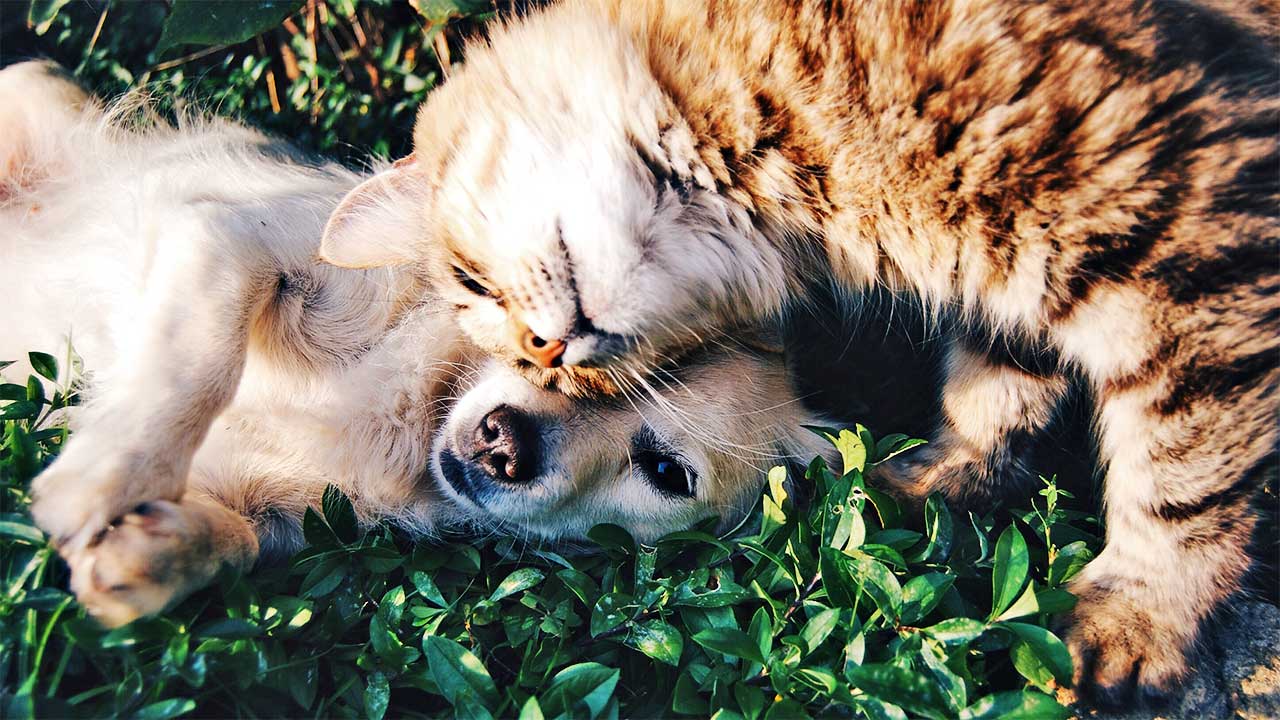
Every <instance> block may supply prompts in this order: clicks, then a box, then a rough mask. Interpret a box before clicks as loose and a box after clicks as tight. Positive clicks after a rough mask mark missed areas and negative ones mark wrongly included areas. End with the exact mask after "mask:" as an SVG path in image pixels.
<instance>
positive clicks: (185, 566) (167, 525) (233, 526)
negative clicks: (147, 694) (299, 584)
mask: <svg viewBox="0 0 1280 720" xmlns="http://www.w3.org/2000/svg"><path fill="white" fill-rule="evenodd" d="M257 557H258V538H257V536H256V535H255V533H254V530H253V528H252V526H251V525H250V524H249V521H248V519H247V518H245V517H244V516H243V515H240V514H238V513H235V512H233V511H231V510H229V509H227V508H226V507H224V506H223V505H221V504H219V503H217V502H214V501H212V500H209V499H206V498H203V497H197V496H195V495H194V494H192V495H188V496H187V497H185V498H183V500H182V501H181V502H170V501H168V500H157V501H155V502H149V503H143V504H142V505H139V506H138V507H136V508H134V510H133V511H132V512H129V513H127V514H125V515H124V516H122V517H120V518H119V519H117V520H116V521H115V522H113V523H112V524H111V525H109V526H107V528H105V529H103V530H101V531H99V532H98V534H97V535H95V536H94V537H93V538H91V539H90V541H89V543H88V545H87V546H86V547H84V548H83V549H81V550H78V551H76V552H75V553H72V554H70V555H69V556H68V558H67V562H68V565H70V567H71V589H72V590H73V591H74V592H75V594H76V598H77V599H78V600H79V601H80V603H81V604H82V605H84V607H85V609H86V610H88V611H89V613H90V614H91V615H93V617H94V618H96V619H97V620H98V621H99V622H101V623H102V624H103V625H106V626H108V627H116V626H119V625H124V624H125V623H128V622H131V621H132V620H134V619H136V618H138V617H141V616H143V615H150V614H152V613H157V612H160V611H161V610H164V609H165V608H167V607H169V606H171V605H173V604H175V603H177V602H178V601H179V600H181V599H183V598H184V597H186V596H187V595H188V594H190V593H191V592H192V591H194V590H198V589H199V588H201V587H204V586H205V585H207V584H208V583H209V581H210V580H212V579H213V578H214V576H215V575H217V573H218V571H219V570H220V569H221V568H222V566H223V565H231V566H233V567H236V568H239V569H242V570H247V569H249V568H250V567H251V566H252V565H253V563H254V561H255V560H256V559H257Z"/></svg>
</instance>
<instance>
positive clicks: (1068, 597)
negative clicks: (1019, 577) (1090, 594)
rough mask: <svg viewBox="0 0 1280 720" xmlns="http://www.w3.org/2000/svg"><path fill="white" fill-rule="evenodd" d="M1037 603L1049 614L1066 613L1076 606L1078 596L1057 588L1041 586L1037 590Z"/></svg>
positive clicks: (1043, 611) (1042, 610)
mask: <svg viewBox="0 0 1280 720" xmlns="http://www.w3.org/2000/svg"><path fill="white" fill-rule="evenodd" d="M1036 604H1037V605H1039V606H1040V612H1041V613H1043V614H1047V615H1054V614H1057V613H1064V612H1067V611H1068V610H1070V609H1072V608H1074V607H1075V606H1076V596H1075V595H1072V594H1071V593H1069V592H1067V591H1066V590H1060V589H1057V588H1049V589H1045V588H1041V589H1040V590H1038V591H1036Z"/></svg>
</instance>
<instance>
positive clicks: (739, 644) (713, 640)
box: [693, 628, 764, 663]
mask: <svg viewBox="0 0 1280 720" xmlns="http://www.w3.org/2000/svg"><path fill="white" fill-rule="evenodd" d="M693 641H694V642H696V643H698V644H699V645H701V646H702V647H704V648H706V649H708V650H713V651H715V652H719V653H724V654H725V655H732V656H734V657H740V658H743V659H746V660H752V661H755V662H757V663H764V656H763V655H761V654H760V648H759V646H758V645H756V642H755V640H754V639H753V638H752V637H751V636H750V635H748V634H746V633H744V632H742V631H741V630H737V629H734V628H708V629H706V630H703V631H702V632H699V633H698V634H696V635H694V636H693Z"/></svg>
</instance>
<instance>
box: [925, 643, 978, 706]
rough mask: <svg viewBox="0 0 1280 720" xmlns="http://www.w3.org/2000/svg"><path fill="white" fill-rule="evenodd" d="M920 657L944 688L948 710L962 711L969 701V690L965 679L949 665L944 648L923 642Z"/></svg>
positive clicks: (940, 686) (942, 688) (940, 687)
mask: <svg viewBox="0 0 1280 720" xmlns="http://www.w3.org/2000/svg"><path fill="white" fill-rule="evenodd" d="M920 659H921V660H923V661H924V665H925V667H926V668H928V670H929V674H930V675H931V676H933V679H934V681H935V682H937V683H938V688H939V689H941V690H942V693H943V697H945V698H946V700H947V710H948V711H949V712H950V713H957V712H960V709H961V708H963V707H964V706H965V703H966V702H967V701H968V691H967V690H966V689H965V686H964V680H961V679H960V676H958V675H956V674H955V673H954V672H953V671H952V670H951V668H949V667H947V657H946V655H945V654H944V653H943V651H942V649H941V648H939V647H937V646H936V645H935V644H934V643H929V642H926V643H923V644H922V646H921V648H920Z"/></svg>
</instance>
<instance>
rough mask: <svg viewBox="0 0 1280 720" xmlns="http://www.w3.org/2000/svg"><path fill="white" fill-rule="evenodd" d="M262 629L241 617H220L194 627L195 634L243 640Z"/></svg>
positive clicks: (259, 632)
mask: <svg viewBox="0 0 1280 720" xmlns="http://www.w3.org/2000/svg"><path fill="white" fill-rule="evenodd" d="M261 634H262V629H261V628H259V627H258V626H257V625H254V624H253V623H252V622H249V621H248V620H245V619H243V618H222V619H221V620H214V621H213V622H211V623H209V624H207V625H203V626H201V627H199V628H197V629H196V631H195V636H196V637H201V638H219V639H222V640H243V639H245V638H251V637H257V636H259V635H261Z"/></svg>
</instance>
